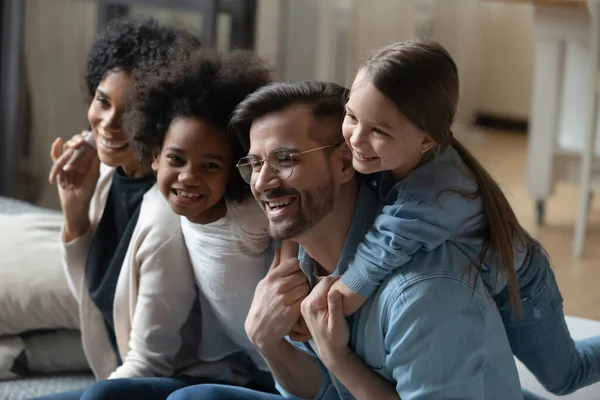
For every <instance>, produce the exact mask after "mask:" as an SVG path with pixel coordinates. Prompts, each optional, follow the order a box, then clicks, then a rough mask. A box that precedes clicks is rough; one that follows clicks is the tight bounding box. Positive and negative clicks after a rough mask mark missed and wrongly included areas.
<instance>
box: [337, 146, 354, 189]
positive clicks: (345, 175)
mask: <svg viewBox="0 0 600 400" xmlns="http://www.w3.org/2000/svg"><path fill="white" fill-rule="evenodd" d="M338 152H339V156H338V157H339V159H340V166H341V168H340V170H339V173H340V178H341V181H342V183H346V182H348V181H350V180H352V179H353V178H354V174H355V173H356V171H355V170H354V167H353V166H352V151H351V150H350V148H349V147H348V145H347V144H346V143H345V142H344V143H342V144H340V148H339V149H338Z"/></svg>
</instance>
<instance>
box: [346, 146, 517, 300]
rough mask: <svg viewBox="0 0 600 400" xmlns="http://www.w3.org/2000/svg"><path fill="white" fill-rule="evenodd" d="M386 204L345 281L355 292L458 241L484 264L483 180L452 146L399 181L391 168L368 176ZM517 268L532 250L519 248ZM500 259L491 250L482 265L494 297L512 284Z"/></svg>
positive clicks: (364, 290) (372, 286)
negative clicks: (418, 255)
mask: <svg viewBox="0 0 600 400" xmlns="http://www.w3.org/2000/svg"><path fill="white" fill-rule="evenodd" d="M367 178H368V179H369V181H370V183H371V186H377V190H378V192H379V196H380V198H381V199H382V201H383V202H384V204H385V206H384V207H383V209H382V211H381V213H380V214H379V215H378V216H376V218H375V219H374V223H373V225H372V227H371V229H369V230H367V232H366V234H365V235H364V237H363V238H362V239H361V243H360V244H359V245H358V249H357V251H356V256H355V257H354V258H353V259H350V260H348V263H349V264H350V266H349V268H348V270H347V272H345V273H344V274H343V276H342V281H343V282H344V283H345V284H346V286H348V287H349V288H350V289H351V290H352V291H353V292H355V293H358V294H360V295H362V296H364V297H369V296H370V295H371V294H373V292H374V291H375V289H376V288H377V287H378V286H379V285H380V284H381V282H383V280H384V279H385V277H386V276H387V275H389V274H391V273H392V272H393V271H394V270H395V269H397V268H400V267H401V266H403V265H404V264H406V263H407V262H408V261H409V260H410V259H411V257H412V256H413V255H414V254H415V253H416V252H417V251H420V250H425V251H431V250H432V249H435V248H437V247H438V246H440V245H441V244H442V243H444V242H446V241H452V242H454V243H455V244H456V246H458V247H459V248H460V249H461V250H462V251H463V252H464V253H465V255H466V256H467V257H468V258H469V259H470V260H471V261H472V262H473V263H478V262H479V258H480V252H481V249H482V247H483V237H484V236H485V229H486V228H487V219H486V217H485V215H484V212H483V203H482V200H481V197H480V196H479V193H478V188H477V184H476V183H475V180H474V178H473V177H472V176H471V173H470V172H469V170H468V169H467V168H466V166H465V165H464V163H463V162H462V159H461V158H460V155H459V154H458V153H457V152H456V150H454V148H452V147H447V148H446V149H444V150H443V151H442V152H441V153H440V154H437V155H434V154H431V155H429V156H426V157H425V159H424V160H423V162H422V163H421V164H420V165H419V166H418V167H417V168H416V169H415V170H413V171H412V172H411V173H410V174H409V175H408V176H407V177H406V178H404V179H403V180H401V181H399V182H393V181H392V179H391V175H390V173H389V172H386V173H383V174H381V173H380V174H374V175H371V176H368V177H367ZM514 254H515V262H514V268H515V270H517V271H518V270H519V269H520V268H521V266H522V265H523V264H524V261H525V258H526V256H527V249H526V247H525V246H523V245H521V244H520V243H519V242H515V246H514ZM497 263H498V260H497V258H496V256H495V254H494V253H493V252H492V251H488V253H487V255H486V257H485V259H484V262H483V264H482V265H481V269H482V277H483V281H484V283H485V284H486V286H487V288H488V290H490V292H491V293H492V294H493V295H496V294H498V293H499V292H500V291H502V290H503V289H504V288H505V287H506V277H505V275H504V274H498V273H497V272H498V268H497Z"/></svg>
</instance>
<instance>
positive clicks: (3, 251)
mask: <svg viewBox="0 0 600 400" xmlns="http://www.w3.org/2000/svg"><path fill="white" fill-rule="evenodd" d="M62 223H63V217H62V215H60V214H41V213H25V214H17V215H8V214H0V336H3V335H16V334H19V333H23V332H27V331H31V330H37V329H60V328H64V329H78V328H79V318H78V308H77V303H76V301H75V299H74V298H73V296H72V294H71V292H70V291H69V288H68V286H67V282H66V279H65V276H64V273H63V269H62V265H61V255H60V247H59V246H60V229H61V226H62Z"/></svg>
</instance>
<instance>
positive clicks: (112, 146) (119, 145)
mask: <svg viewBox="0 0 600 400" xmlns="http://www.w3.org/2000/svg"><path fill="white" fill-rule="evenodd" d="M98 141H99V142H100V144H101V145H102V146H103V147H105V148H107V149H109V150H123V149H125V148H127V147H129V143H128V142H122V141H113V140H106V139H104V138H103V137H99V138H98Z"/></svg>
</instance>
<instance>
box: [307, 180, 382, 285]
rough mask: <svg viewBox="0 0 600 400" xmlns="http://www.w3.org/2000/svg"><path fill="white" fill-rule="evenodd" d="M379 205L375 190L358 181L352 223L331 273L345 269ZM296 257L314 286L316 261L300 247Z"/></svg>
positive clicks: (379, 209)
mask: <svg viewBox="0 0 600 400" xmlns="http://www.w3.org/2000/svg"><path fill="white" fill-rule="evenodd" d="M380 207H381V204H380V201H379V200H378V197H377V194H376V193H375V191H374V190H373V189H371V188H370V187H369V186H367V184H366V183H364V182H362V181H359V188H358V195H357V199H356V208H355V210H354V216H353V217H352V224H351V225H350V230H349V231H348V236H346V241H345V242H344V247H343V248H342V252H341V254H340V257H339V259H338V264H337V267H336V269H335V271H334V272H333V274H332V275H334V276H340V275H342V274H343V273H344V272H345V271H346V269H347V268H348V264H349V263H350V261H352V260H353V259H354V255H355V254H356V249H357V247H358V244H359V243H360V241H361V240H363V238H364V236H365V233H366V232H367V230H368V229H369V227H371V225H373V221H375V218H376V217H377V215H378V214H379V213H380V212H381V208H380ZM298 259H299V260H300V268H301V269H302V271H303V272H304V274H306V276H307V277H308V279H309V282H310V286H311V287H314V285H315V284H316V279H315V275H314V272H315V271H316V267H317V262H316V261H315V260H313V259H312V258H311V257H310V256H309V255H308V253H306V251H305V250H304V248H302V247H300V250H299V252H298Z"/></svg>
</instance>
